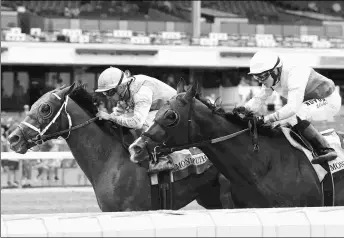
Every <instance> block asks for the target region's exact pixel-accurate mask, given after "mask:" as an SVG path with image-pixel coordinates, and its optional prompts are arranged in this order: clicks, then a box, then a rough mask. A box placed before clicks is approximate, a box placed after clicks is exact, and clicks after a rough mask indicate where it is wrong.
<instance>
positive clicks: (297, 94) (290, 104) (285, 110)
mask: <svg viewBox="0 0 344 238" xmlns="http://www.w3.org/2000/svg"><path fill="white" fill-rule="evenodd" d="M309 74H310V71H309V70H308V69H306V68H301V69H300V68H296V69H295V70H293V71H291V72H290V73H289V77H288V83H287V87H288V98H287V104H286V105H284V107H282V108H281V109H279V110H278V111H276V112H274V113H272V114H270V115H267V116H265V117H264V121H265V122H270V123H272V122H275V121H280V120H284V119H287V118H289V117H291V116H294V115H295V114H296V113H297V112H298V111H299V109H300V107H301V105H302V103H303V99H304V96H305V89H306V85H307V82H308V77H309Z"/></svg>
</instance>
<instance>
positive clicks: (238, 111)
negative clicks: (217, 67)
mask: <svg viewBox="0 0 344 238" xmlns="http://www.w3.org/2000/svg"><path fill="white" fill-rule="evenodd" d="M196 99H198V100H199V101H200V102H202V103H203V104H204V105H206V106H207V107H208V108H209V109H210V110H211V111H212V113H214V114H217V115H220V116H222V117H223V118H225V119H226V120H227V121H229V122H231V123H233V124H236V125H238V126H240V127H241V128H243V129H244V128H247V127H248V122H249V120H250V119H252V117H253V115H254V112H253V111H251V110H248V109H246V108H244V107H235V108H234V109H233V110H232V111H231V112H226V111H225V110H224V109H223V108H222V107H221V106H217V105H216V104H215V103H212V102H211V101H210V100H207V99H205V98H203V97H202V96H201V95H200V94H197V95H196ZM257 131H258V133H260V134H262V135H266V136H270V137H275V136H281V135H283V132H282V130H281V128H280V126H277V127H272V126H267V125H259V126H258V127H257Z"/></svg>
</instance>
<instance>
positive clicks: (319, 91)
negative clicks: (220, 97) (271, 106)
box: [244, 51, 341, 164]
mask: <svg viewBox="0 0 344 238" xmlns="http://www.w3.org/2000/svg"><path fill="white" fill-rule="evenodd" d="M249 74H250V75H252V76H253V79H254V80H256V81H258V82H259V83H261V84H262V87H261V91H260V92H259V93H258V94H257V95H256V96H255V97H253V98H252V99H251V100H249V101H248V102H247V103H246V104H245V105H244V106H245V108H248V109H250V110H252V111H253V112H257V111H258V110H259V109H260V108H261V107H262V106H263V104H264V101H265V100H266V99H267V98H268V97H269V96H270V95H271V94H272V93H273V91H276V92H277V93H278V94H280V95H281V96H282V97H284V98H285V99H287V104H286V105H285V106H283V107H282V108H280V109H279V110H277V111H276V112H274V113H272V114H269V115H266V116H259V117H258V123H260V124H263V123H276V122H278V123H279V124H287V123H289V124H290V125H291V126H293V128H294V129H295V130H297V131H298V132H299V133H300V134H301V135H302V136H303V137H304V138H305V139H307V140H308V141H309V142H310V144H311V145H312V147H313V148H314V150H315V153H316V155H315V158H314V159H313V160H312V163H313V164H319V163H322V162H324V161H330V160H334V159H335V158H336V157H337V153H336V152H335V150H334V149H333V148H330V145H329V144H328V142H327V141H326V139H325V138H324V137H323V136H322V135H321V134H320V133H319V132H318V131H317V130H316V129H315V127H314V126H313V125H311V124H310V121H312V120H319V121H320V120H326V118H327V117H328V116H335V115H336V114H337V113H338V112H339V110H340V107H341V97H340V95H339V93H338V92H337V91H336V90H335V84H334V82H333V81H332V80H331V79H328V78H326V77H325V76H323V75H321V74H319V73H317V72H316V71H315V70H314V69H313V68H311V67H308V66H291V65H283V62H282V60H281V59H280V58H279V56H278V55H276V54H274V53H272V52H269V51H258V52H257V53H255V55H254V56H253V57H252V59H251V61H250V73H249Z"/></svg>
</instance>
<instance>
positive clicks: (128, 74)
mask: <svg viewBox="0 0 344 238" xmlns="http://www.w3.org/2000/svg"><path fill="white" fill-rule="evenodd" d="M124 75H125V77H127V78H129V77H130V76H131V73H130V71H129V70H128V69H127V70H126V71H124Z"/></svg>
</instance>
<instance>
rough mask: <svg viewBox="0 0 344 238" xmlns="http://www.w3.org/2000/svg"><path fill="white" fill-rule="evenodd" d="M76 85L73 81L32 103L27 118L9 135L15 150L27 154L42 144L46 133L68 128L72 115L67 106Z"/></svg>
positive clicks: (11, 145)
mask: <svg viewBox="0 0 344 238" xmlns="http://www.w3.org/2000/svg"><path fill="white" fill-rule="evenodd" d="M74 86H75V84H74V83H73V84H72V85H71V86H69V87H66V86H62V87H60V88H58V89H55V90H52V91H50V92H47V93H45V94H44V95H43V96H41V97H40V98H39V99H38V100H37V101H36V102H35V103H34V104H33V105H32V107H31V109H30V111H29V112H28V114H27V115H26V117H25V119H24V120H23V121H22V122H20V124H19V125H18V126H17V128H16V129H15V130H14V131H13V132H12V133H11V134H10V135H9V137H8V140H9V143H10V147H11V149H12V150H13V151H15V152H17V153H21V154H25V153H26V152H27V150H28V149H30V148H32V147H33V146H36V145H39V144H42V142H43V140H42V139H41V137H42V136H43V135H44V134H46V133H48V134H51V133H54V132H57V131H61V130H64V129H67V128H68V123H69V120H70V117H69V114H68V112H67V110H66V107H67V103H68V98H69V97H68V95H69V94H70V93H71V92H72V91H73V89H74ZM66 119H67V120H66ZM58 136H59V135H58ZM58 136H56V137H52V138H57V137H58Z"/></svg>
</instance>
